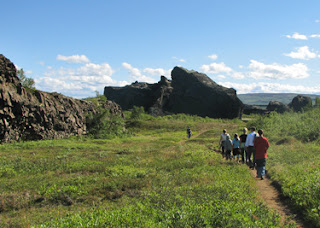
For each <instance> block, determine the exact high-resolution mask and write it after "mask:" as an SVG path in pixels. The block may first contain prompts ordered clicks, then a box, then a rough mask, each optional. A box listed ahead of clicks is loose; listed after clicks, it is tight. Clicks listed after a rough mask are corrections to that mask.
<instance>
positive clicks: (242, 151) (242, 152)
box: [241, 148, 244, 164]
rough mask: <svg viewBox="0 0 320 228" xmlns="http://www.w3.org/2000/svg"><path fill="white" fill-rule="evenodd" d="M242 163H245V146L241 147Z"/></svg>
mask: <svg viewBox="0 0 320 228" xmlns="http://www.w3.org/2000/svg"><path fill="white" fill-rule="evenodd" d="M241 158H242V164H243V163H244V148H241Z"/></svg>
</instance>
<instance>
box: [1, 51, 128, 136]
mask: <svg viewBox="0 0 320 228" xmlns="http://www.w3.org/2000/svg"><path fill="white" fill-rule="evenodd" d="M104 107H105V108H107V109H109V110H110V113H112V114H119V115H122V111H121V108H120V107H119V106H118V105H117V104H115V103H114V102H111V101H107V102H106V104H104ZM88 112H93V113H95V112H96V110H95V106H94V105H93V104H92V103H91V102H87V101H85V100H78V99H74V98H71V97H66V96H64V95H62V94H58V93H46V92H42V91H38V90H36V91H32V90H29V89H25V88H24V87H22V86H21V83H20V80H19V78H18V77H17V73H16V68H15V66H14V64H13V63H12V62H11V61H10V60H9V59H7V58H6V57H4V56H3V55H0V142H8V141H17V140H38V139H53V138H64V137H68V136H71V135H82V134H85V133H86V132H87V127H86V114H87V113H88Z"/></svg>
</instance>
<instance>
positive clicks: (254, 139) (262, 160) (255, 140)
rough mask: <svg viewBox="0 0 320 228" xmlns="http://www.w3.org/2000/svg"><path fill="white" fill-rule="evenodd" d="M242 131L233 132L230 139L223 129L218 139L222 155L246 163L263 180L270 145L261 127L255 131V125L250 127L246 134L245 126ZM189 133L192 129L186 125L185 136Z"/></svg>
mask: <svg viewBox="0 0 320 228" xmlns="http://www.w3.org/2000/svg"><path fill="white" fill-rule="evenodd" d="M242 132H243V133H242V134H241V135H240V136H239V135H238V134H237V133H236V134H234V138H233V139H232V140H231V138H230V135H229V134H228V133H227V130H226V129H223V134H221V137H220V141H219V145H220V147H221V153H222V157H223V158H225V159H226V160H232V159H235V160H236V161H237V162H242V164H247V165H248V166H249V167H250V168H251V169H254V168H256V170H257V178H261V180H263V179H264V176H265V170H266V162H267V150H268V148H269V146H270V144H269V142H268V139H267V138H266V137H265V136H264V135H263V130H262V129H259V130H258V133H256V128H255V127H250V133H249V134H247V132H248V129H247V128H243V130H242ZM191 135H192V131H191V129H190V127H188V128H187V137H188V138H190V137H191ZM231 152H232V154H231ZM240 155H241V161H240Z"/></svg>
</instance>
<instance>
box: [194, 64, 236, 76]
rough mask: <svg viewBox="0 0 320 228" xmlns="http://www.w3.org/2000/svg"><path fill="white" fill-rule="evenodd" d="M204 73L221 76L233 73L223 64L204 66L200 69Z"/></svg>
mask: <svg viewBox="0 0 320 228" xmlns="http://www.w3.org/2000/svg"><path fill="white" fill-rule="evenodd" d="M200 69H201V70H202V72H204V73H211V74H219V73H231V72H232V69H231V68H230V67H228V66H226V64H224V63H223V62H221V63H211V64H209V65H205V64H204V65H202V66H201V67H200Z"/></svg>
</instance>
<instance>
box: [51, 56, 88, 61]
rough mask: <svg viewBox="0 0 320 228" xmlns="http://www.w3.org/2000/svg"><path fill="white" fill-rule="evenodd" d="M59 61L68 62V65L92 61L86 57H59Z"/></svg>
mask: <svg viewBox="0 0 320 228" xmlns="http://www.w3.org/2000/svg"><path fill="white" fill-rule="evenodd" d="M57 60H61V61H66V62H68V63H89V62H90V60H89V59H88V58H87V56H85V55H71V56H63V55H57Z"/></svg>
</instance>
